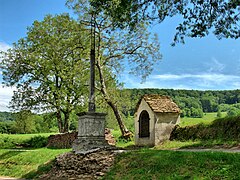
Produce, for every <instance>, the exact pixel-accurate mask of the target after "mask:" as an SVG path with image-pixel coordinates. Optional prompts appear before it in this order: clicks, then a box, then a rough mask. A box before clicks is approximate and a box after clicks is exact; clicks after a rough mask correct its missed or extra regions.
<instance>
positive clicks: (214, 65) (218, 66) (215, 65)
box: [208, 57, 226, 73]
mask: <svg viewBox="0 0 240 180" xmlns="http://www.w3.org/2000/svg"><path fill="white" fill-rule="evenodd" d="M208 66H209V69H208V72H212V73H213V72H215V73H220V72H222V71H223V70H224V68H225V67H226V66H225V64H223V63H221V62H220V61H218V60H217V59H216V58H215V57H212V60H211V61H210V62H209V63H208Z"/></svg>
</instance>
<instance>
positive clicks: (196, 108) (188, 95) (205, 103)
mask: <svg viewBox="0 0 240 180" xmlns="http://www.w3.org/2000/svg"><path fill="white" fill-rule="evenodd" d="M123 91H124V94H129V97H130V98H129V100H130V101H131V103H130V104H131V105H132V107H130V108H129V109H128V110H126V112H130V114H131V115H133V114H134V111H135V109H134V108H135V107H134V105H135V104H136V103H137V101H138V100H139V99H140V98H141V96H142V95H144V94H160V95H167V96H170V97H172V99H173V100H174V101H175V102H176V103H177V104H178V106H179V107H180V108H181V110H182V116H188V117H202V115H203V113H205V112H218V111H219V113H220V112H223V111H225V112H226V111H228V114H229V115H235V114H238V113H240V110H239V109H240V104H239V103H240V90H225V91H198V90H174V89H125V90H123Z"/></svg>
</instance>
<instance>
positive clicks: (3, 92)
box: [0, 85, 15, 111]
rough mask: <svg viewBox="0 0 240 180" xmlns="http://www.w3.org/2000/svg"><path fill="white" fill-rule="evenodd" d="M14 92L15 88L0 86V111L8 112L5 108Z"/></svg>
mask: <svg viewBox="0 0 240 180" xmlns="http://www.w3.org/2000/svg"><path fill="white" fill-rule="evenodd" d="M14 90H15V88H11V87H3V86H2V85H0V111H10V109H9V108H8V107H7V106H8V104H9V102H10V100H11V97H12V95H13V91H14Z"/></svg>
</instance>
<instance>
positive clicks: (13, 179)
mask: <svg viewBox="0 0 240 180" xmlns="http://www.w3.org/2000/svg"><path fill="white" fill-rule="evenodd" d="M0 180H23V179H18V178H13V177H6V176H0Z"/></svg>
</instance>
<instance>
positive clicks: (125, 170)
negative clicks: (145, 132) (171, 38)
mask: <svg viewBox="0 0 240 180" xmlns="http://www.w3.org/2000/svg"><path fill="white" fill-rule="evenodd" d="M215 119H216V113H207V114H205V115H204V116H203V118H182V121H181V124H180V127H183V128H184V127H186V126H193V127H194V125H196V124H199V123H200V124H204V125H210V124H211V123H212V122H214V120H215ZM112 133H113V135H114V137H115V138H116V141H117V143H116V145H117V146H118V147H127V148H132V147H134V141H133V139H132V140H131V141H126V140H124V139H121V138H120V131H119V130H113V131H112ZM51 134H52V133H44V134H0V176H11V177H17V178H27V179H32V178H36V177H38V175H40V174H41V173H43V172H46V171H48V170H49V169H50V168H51V165H52V163H53V161H54V159H55V157H56V156H58V155H59V154H62V153H65V152H69V151H71V149H50V148H45V147H42V148H33V147H28V148H26V147H21V145H24V144H28V145H29V142H33V143H36V141H44V140H45V139H46V138H47V137H48V136H49V135H51ZM39 137H41V138H39ZM32 140H35V141H32ZM227 142H228V145H230V146H236V145H238V144H239V141H233V140H231V141H227ZM223 143H225V142H223V141H219V139H214V140H207V141H202V140H197V139H196V140H186V141H177V140H174V141H167V142H165V143H163V144H161V145H159V146H156V147H154V148H146V147H142V148H136V147H135V148H134V151H130V152H127V153H122V154H120V155H118V156H117V158H116V163H115V165H114V166H113V167H112V169H111V171H110V172H109V173H108V174H107V175H106V177H105V179H144V180H145V179H159V178H160V177H161V178H163V179H240V175H239V170H240V168H239V167H240V153H224V152H176V151H172V150H174V149H179V148H189V147H190V148H198V147H212V146H216V145H222V144H223ZM170 150H171V151H170Z"/></svg>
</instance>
